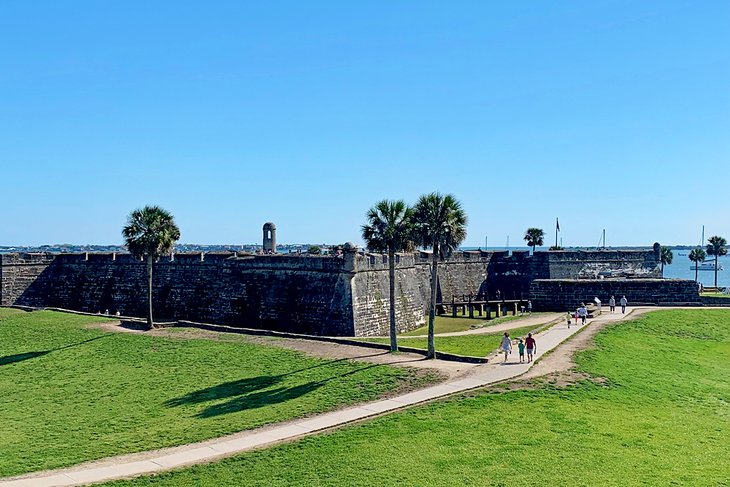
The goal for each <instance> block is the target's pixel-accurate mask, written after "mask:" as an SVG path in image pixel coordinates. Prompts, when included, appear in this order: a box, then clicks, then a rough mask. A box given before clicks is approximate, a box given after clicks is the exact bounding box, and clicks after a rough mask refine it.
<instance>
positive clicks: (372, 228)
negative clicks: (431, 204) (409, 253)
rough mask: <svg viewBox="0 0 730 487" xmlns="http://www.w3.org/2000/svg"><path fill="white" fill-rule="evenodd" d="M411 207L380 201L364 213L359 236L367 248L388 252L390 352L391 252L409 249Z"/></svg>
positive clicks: (392, 309)
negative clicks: (365, 215) (365, 214)
mask: <svg viewBox="0 0 730 487" xmlns="http://www.w3.org/2000/svg"><path fill="white" fill-rule="evenodd" d="M411 216H412V210H411V209H410V208H409V207H408V206H407V205H406V204H405V202H403V201H402V200H398V201H389V200H382V201H379V202H377V203H376V204H375V206H373V207H372V208H370V209H369V210H368V212H367V217H366V218H367V223H366V224H365V225H363V226H362V238H363V240H365V244H366V245H367V248H368V250H370V251H372V252H387V253H388V278H389V287H390V296H389V297H390V310H389V311H390V351H391V352H395V351H397V350H398V340H397V337H396V333H397V329H396V326H395V325H396V323H395V253H396V252H403V251H405V250H408V249H411V248H413V243H412V240H411V237H412V231H411Z"/></svg>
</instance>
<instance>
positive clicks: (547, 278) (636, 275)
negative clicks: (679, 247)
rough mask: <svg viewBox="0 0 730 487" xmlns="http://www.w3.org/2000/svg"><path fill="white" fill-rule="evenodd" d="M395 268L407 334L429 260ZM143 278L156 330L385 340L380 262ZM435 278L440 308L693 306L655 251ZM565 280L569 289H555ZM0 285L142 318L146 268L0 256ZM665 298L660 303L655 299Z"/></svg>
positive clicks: (184, 266) (196, 265) (487, 258)
mask: <svg viewBox="0 0 730 487" xmlns="http://www.w3.org/2000/svg"><path fill="white" fill-rule="evenodd" d="M395 258H396V263H395V266H396V274H397V279H396V282H397V286H396V314H397V317H398V324H399V327H400V329H401V331H406V330H410V329H413V328H416V327H418V326H421V325H423V324H424V322H425V314H426V310H427V305H428V298H429V293H430V286H429V279H430V262H431V255H430V254H429V253H428V252H416V253H412V254H410V253H409V254H397V255H396V257H395ZM153 276H154V279H153V291H154V299H153V307H154V311H155V313H156V318H158V319H172V320H175V319H186V320H192V321H204V322H211V323H221V324H226V325H232V326H245V327H253V328H266V329H272V330H281V331H291V332H297V333H307V334H315V335H345V336H353V335H354V336H369V335H385V334H387V330H388V257H387V255H383V254H369V253H361V252H356V251H354V250H353V249H346V250H345V252H344V254H343V255H340V256H315V255H306V254H305V255H299V254H271V255H259V254H246V253H236V252H220V253H204V254H201V253H180V254H175V255H174V256H172V257H164V258H162V259H160V260H159V262H157V263H155V265H154V273H153ZM439 276H440V277H439V285H438V296H439V300H443V301H444V302H447V301H450V300H451V298H452V296H463V295H469V294H472V295H481V296H494V295H495V294H496V291H497V290H499V291H500V295H501V296H502V297H503V298H506V299H511V298H524V299H527V298H528V297H532V299H533V304H534V309H536V310H538V309H558V308H559V309H563V308H564V306H566V305H568V304H569V302H572V301H578V302H579V301H585V300H589V299H592V298H593V294H594V293H596V292H598V290H599V289H600V292H601V293H604V294H605V293H606V292H610V291H609V289H611V288H612V284H611V283H612V282H615V283H617V284H618V283H620V282H631V283H632V284H631V286H633V287H624V288H621V289H630V291H628V292H629V293H631V294H632V295H631V296H628V295H627V297H628V298H629V299H630V300H631V301H632V302H639V301H641V302H659V301H662V302H664V301H666V302H679V301H681V302H691V301H693V300H695V296H694V295H692V292H691V286H690V284H688V283H692V281H681V282H680V283H679V284H677V283H676V282H674V281H670V280H663V279H659V278H660V277H661V271H660V265H659V259H658V255H657V253H656V252H655V250H654V249H652V250H597V251H557V252H536V253H535V254H534V255H530V254H529V253H528V252H513V253H512V254H511V255H510V254H508V253H507V252H483V251H465V252H457V253H455V254H453V255H452V256H451V257H450V258H449V259H447V260H445V261H444V262H443V263H442V264H441V265H440V266H439ZM564 281H570V282H571V283H573V284H570V287H569V286H568V285H567V284H565V285H563V284H559V282H564ZM640 281H646V283H645V284H641V282H640ZM0 282H1V285H0V305H3V306H12V305H24V306H33V307H59V308H66V309H73V310H79V311H87V312H93V313H95V312H98V311H101V312H104V311H107V310H108V311H109V312H110V313H115V312H116V311H119V312H120V313H121V314H123V315H129V316H144V314H145V302H146V301H145V300H146V273H145V263H144V262H142V261H139V260H137V259H135V258H133V257H132V256H131V255H130V254H126V253H118V254H113V253H105V254H96V253H77V254H48V253H42V254H4V255H0ZM672 282H674V283H673V284H671V283H672ZM598 283H600V286H601V287H597V286H598ZM692 284H693V283H692ZM616 289H618V288H616ZM561 293H562V294H561ZM620 293H621V291H616V292H615V293H614V294H620ZM665 294H666V295H667V297H666V299H664V298H662V299H661V300H659V299H658V298H657V296H662V295H665ZM694 294H695V295H696V290H695V292H694ZM556 295H562V296H564V299H563V298H560V299H557V298H556V297H555V296H556ZM599 297H600V298H601V299H602V300H604V302H606V301H607V300H608V296H605V295H601V296H599ZM675 298H676V299H675ZM696 301H699V297H697V298H696Z"/></svg>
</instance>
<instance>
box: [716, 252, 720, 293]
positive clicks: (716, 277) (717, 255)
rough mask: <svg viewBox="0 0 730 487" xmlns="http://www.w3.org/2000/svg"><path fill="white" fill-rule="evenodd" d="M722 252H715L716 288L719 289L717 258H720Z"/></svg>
mask: <svg viewBox="0 0 730 487" xmlns="http://www.w3.org/2000/svg"><path fill="white" fill-rule="evenodd" d="M719 253H720V252H715V288H717V258H718V257H719V256H718V255H717V254H719Z"/></svg>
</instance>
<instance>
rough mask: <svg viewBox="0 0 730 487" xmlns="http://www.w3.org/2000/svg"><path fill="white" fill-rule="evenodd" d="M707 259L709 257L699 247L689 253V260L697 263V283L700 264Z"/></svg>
mask: <svg viewBox="0 0 730 487" xmlns="http://www.w3.org/2000/svg"><path fill="white" fill-rule="evenodd" d="M705 257H707V254H706V253H705V251H704V250H703V249H701V248H699V247H698V248H696V249H692V252H690V253H689V260H691V261H692V262H694V263H695V282H697V278H698V276H697V272H698V271H699V270H700V262H704V261H705Z"/></svg>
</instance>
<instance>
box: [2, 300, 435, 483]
mask: <svg viewBox="0 0 730 487" xmlns="http://www.w3.org/2000/svg"><path fill="white" fill-rule="evenodd" d="M102 320H103V319H102V318H100V317H93V316H77V315H71V314H63V313H54V312H48V311H39V312H34V313H25V312H21V311H18V310H13V309H6V308H5V309H3V308H0V452H2V455H0V477H3V476H10V475H15V474H20V473H23V472H29V471H35V470H41V469H48V468H55V467H61V466H66V465H70V464H74V463H79V462H82V461H85V460H91V459H95V458H100V457H105V456H109V455H115V454H121V453H128V452H135V451H141V450H148V449H154V448H161V447H165V446H172V445H179V444H184V443H188V442H193V441H199V440H204V439H208V438H213V437H217V436H221V435H225V434H228V433H232V432H235V431H241V430H245V429H251V428H256V427H259V426H262V425H265V424H269V423H274V422H279V421H285V420H288V419H292V418H297V417H303V416H307V415H311V414H315V413H319V412H323V411H328V410H333V409H337V408H339V407H342V406H346V405H350V404H354V403H358V402H362V401H367V400H372V399H375V398H378V397H383V396H385V395H388V394H393V393H395V392H397V391H398V390H407V389H412V388H415V387H420V386H423V385H425V384H426V383H429V382H432V381H434V380H435V379H436V377H435V376H434V375H433V374H429V373H424V372H421V371H419V372H415V371H413V370H412V369H403V368H393V367H388V366H383V365H373V364H367V363H362V362H354V361H349V360H323V359H317V358H312V357H308V356H306V355H304V354H301V353H298V352H294V351H290V350H283V349H280V348H275V347H270V346H261V345H253V344H250V343H246V342H245V340H244V339H243V338H242V337H237V340H236V341H233V342H228V341H215V340H207V339H183V338H163V337H154V336H148V335H142V334H130V333H107V332H104V331H101V330H98V329H93V328H89V326H88V325H89V324H91V323H94V322H96V323H98V322H100V321H102Z"/></svg>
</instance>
